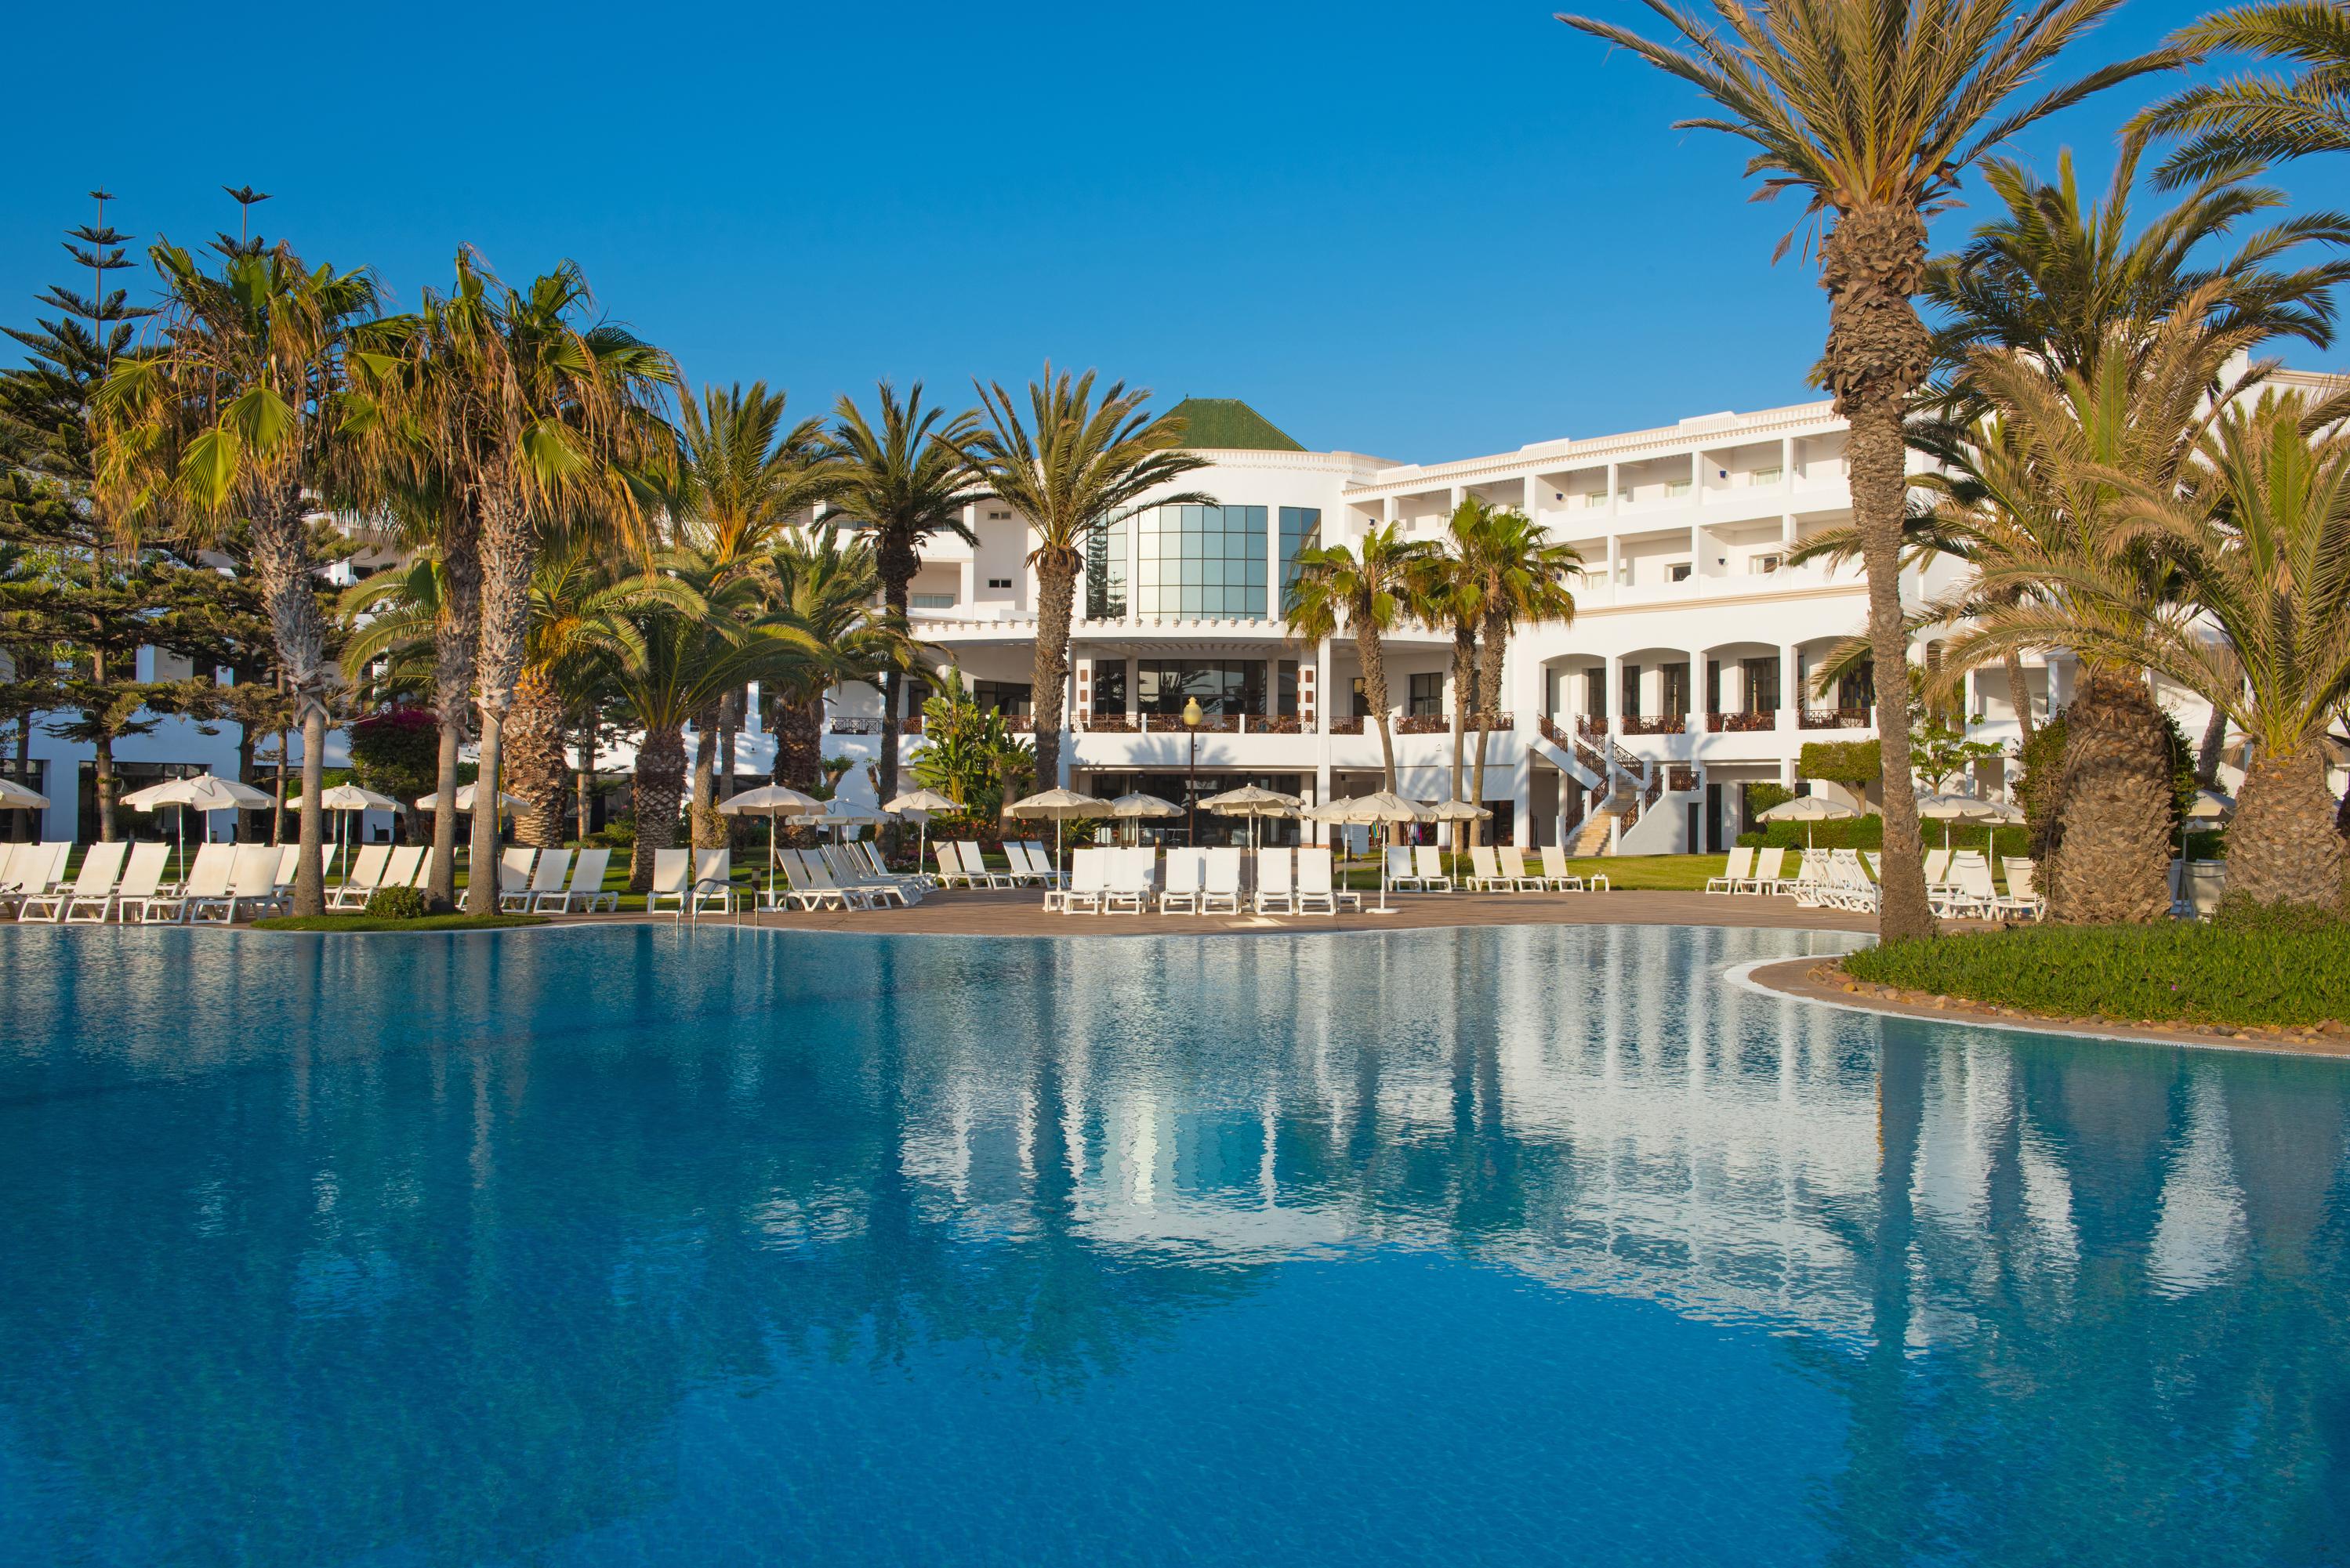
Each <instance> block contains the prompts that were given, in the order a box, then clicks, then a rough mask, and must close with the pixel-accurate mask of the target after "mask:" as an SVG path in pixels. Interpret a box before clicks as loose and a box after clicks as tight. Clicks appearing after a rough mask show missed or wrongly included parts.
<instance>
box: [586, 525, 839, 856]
mask: <svg viewBox="0 0 2350 1568" xmlns="http://www.w3.org/2000/svg"><path fill="white" fill-rule="evenodd" d="M660 576H664V577H666V578H668V579H669V580H670V582H671V589H670V590H669V597H666V598H665V599H662V600H660V601H658V602H650V603H646V604H641V605H638V606H635V607H630V608H629V609H627V610H624V611H622V612H621V613H619V614H616V615H614V616H611V617H609V618H608V619H607V622H606V625H605V627H604V628H603V637H602V642H603V649H602V651H603V653H604V657H605V662H606V670H607V680H608V682H609V685H610V689H611V691H612V692H613V695H614V696H615V698H616V699H617V700H618V701H619V704H620V706H621V707H622V708H623V709H625V710H626V711H627V712H628V714H629V718H630V719H631V720H632V721H633V722H634V723H635V725H636V727H637V729H638V730H639V731H640V732H642V738H641V739H640V740H639V742H638V746H637V776H636V818H637V836H636V848H635V850H634V851H633V852H632V857H631V859H630V862H629V886H630V887H631V888H635V889H636V890H637V891H639V892H642V891H644V890H645V889H646V888H650V886H651V884H652V869H653V862H652V851H655V850H659V849H667V848H670V847H671V846H673V844H674V841H675V839H676V836H677V819H678V813H679V810H680V808H681V805H683V803H684V798H685V726H686V725H687V724H688V723H690V722H692V720H693V717H694V715H695V714H697V713H701V712H703V711H706V710H707V709H708V708H709V706H710V705H711V704H712V703H713V702H715V701H717V700H718V699H719V697H720V696H722V695H723V693H725V692H727V691H739V690H740V689H741V688H742V687H743V686H744V685H745V684H747V683H749V682H751V681H754V680H758V681H770V680H777V681H781V680H790V679H791V678H792V677H793V676H794V675H795V673H796V672H797V670H798V669H799V667H800V665H801V664H803V663H804V662H805V661H806V660H809V659H823V658H824V657H826V649H824V648H823V646H822V645H821V644H819V643H818V642H816V639H813V638H811V637H810V636H809V635H808V634H807V633H806V631H804V630H802V629H800V628H797V627H795V626H791V625H789V624H786V623H784V622H782V621H779V620H778V619H776V618H773V617H768V616H763V615H762V614H761V613H760V607H759V592H758V587H757V585H756V584H755V583H754V581H753V580H752V579H751V577H749V576H747V575H745V576H733V577H728V578H724V579H723V580H722V579H720V578H718V577H717V576H716V575H715V574H714V573H713V572H712V568H711V566H710V565H709V563H708V562H706V561H704V560H703V559H702V557H700V556H697V555H695V554H694V553H693V552H691V551H690V550H679V551H672V552H671V553H670V554H669V555H668V556H664V557H663V558H662V561H661V564H660Z"/></svg>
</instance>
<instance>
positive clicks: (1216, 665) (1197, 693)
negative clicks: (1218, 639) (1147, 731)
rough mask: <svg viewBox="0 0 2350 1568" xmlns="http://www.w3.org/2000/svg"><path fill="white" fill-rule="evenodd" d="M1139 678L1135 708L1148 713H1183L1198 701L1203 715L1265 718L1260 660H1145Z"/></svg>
mask: <svg viewBox="0 0 2350 1568" xmlns="http://www.w3.org/2000/svg"><path fill="white" fill-rule="evenodd" d="M1136 676H1137V684H1136V693H1137V696H1138V698H1139V701H1138V702H1137V704H1136V706H1137V708H1138V709H1139V711H1142V712H1145V713H1153V714H1156V713H1180V712H1182V711H1183V704H1184V703H1185V702H1186V701H1190V700H1191V698H1194V697H1196V698H1198V699H1199V700H1200V711H1201V712H1203V713H1208V714H1226V715H1229V714H1234V713H1246V714H1248V715H1250V716H1251V717H1252V718H1263V716H1264V665H1263V661H1261V660H1258V659H1235V660H1216V659H1142V660H1139V662H1138V664H1137V667H1136Z"/></svg>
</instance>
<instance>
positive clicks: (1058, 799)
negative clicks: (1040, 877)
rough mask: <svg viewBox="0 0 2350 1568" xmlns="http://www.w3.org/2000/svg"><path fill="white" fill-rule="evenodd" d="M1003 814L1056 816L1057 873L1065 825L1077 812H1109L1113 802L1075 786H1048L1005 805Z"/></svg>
mask: <svg viewBox="0 0 2350 1568" xmlns="http://www.w3.org/2000/svg"><path fill="white" fill-rule="evenodd" d="M1003 815H1006V816H1034V817H1047V816H1049V817H1051V818H1052V819H1053V870H1054V873H1055V875H1056V876H1057V875H1058V874H1059V872H1060V869H1061V834H1062V831H1063V829H1062V826H1061V825H1062V824H1063V823H1065V822H1066V821H1068V820H1069V818H1071V817H1073V816H1107V815H1109V802H1107V801H1106V800H1098V799H1096V798H1095V797H1094V796H1092V795H1089V794H1078V793H1077V792H1076V791H1075V790H1073V789H1048V790H1046V791H1045V792H1044V793H1043V794H1032V795H1030V796H1029V797H1028V798H1027V799H1025V800H1015V801H1014V802H1013V803H1012V804H1011V805H1007V806H1005V807H1004V808H1003Z"/></svg>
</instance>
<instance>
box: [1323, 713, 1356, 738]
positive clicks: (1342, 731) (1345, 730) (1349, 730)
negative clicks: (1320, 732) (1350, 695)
mask: <svg viewBox="0 0 2350 1568" xmlns="http://www.w3.org/2000/svg"><path fill="white" fill-rule="evenodd" d="M1330 732H1331V733H1332V734H1334V735H1359V734H1361V733H1362V732H1363V721H1362V720H1361V719H1359V718H1357V717H1356V716H1354V715H1353V714H1349V715H1347V717H1346V718H1343V719H1333V720H1331V721H1330Z"/></svg>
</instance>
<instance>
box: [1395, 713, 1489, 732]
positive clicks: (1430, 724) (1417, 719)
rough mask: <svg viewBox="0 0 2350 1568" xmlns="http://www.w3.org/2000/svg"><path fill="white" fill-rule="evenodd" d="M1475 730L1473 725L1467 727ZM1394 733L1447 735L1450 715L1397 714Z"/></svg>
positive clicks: (1450, 726)
mask: <svg viewBox="0 0 2350 1568" xmlns="http://www.w3.org/2000/svg"><path fill="white" fill-rule="evenodd" d="M1469 727H1470V728H1471V729H1472V730H1473V729H1475V728H1476V727H1477V726H1476V725H1475V724H1473V723H1472V724H1471V725H1470V726H1469ZM1395 732H1396V733H1397V734H1399V735H1449V734H1451V732H1452V716H1451V714H1450V713H1399V714H1398V715H1397V716H1396V722H1395Z"/></svg>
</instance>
